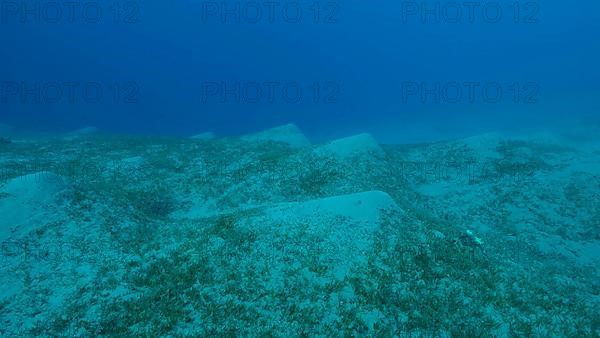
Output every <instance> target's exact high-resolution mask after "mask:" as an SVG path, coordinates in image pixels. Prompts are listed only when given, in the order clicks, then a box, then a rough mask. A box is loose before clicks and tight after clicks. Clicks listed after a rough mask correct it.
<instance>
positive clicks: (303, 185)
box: [0, 126, 600, 337]
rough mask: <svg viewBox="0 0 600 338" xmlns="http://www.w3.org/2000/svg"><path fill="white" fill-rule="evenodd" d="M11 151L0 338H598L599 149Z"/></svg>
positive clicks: (272, 143) (280, 140) (3, 154)
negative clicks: (494, 337) (217, 337)
mask: <svg viewBox="0 0 600 338" xmlns="http://www.w3.org/2000/svg"><path fill="white" fill-rule="evenodd" d="M3 140H4V139H3ZM8 140H9V139H8V138H7V139H6V142H4V141H2V142H0V165H1V172H0V174H1V176H0V178H1V180H0V182H1V183H0V212H1V213H2V215H3V216H2V219H1V220H0V236H1V238H0V239H1V241H2V252H1V256H0V258H1V261H0V269H1V271H0V283H1V284H2V291H0V335H2V336H23V335H27V336H34V335H35V336H125V335H141V336H281V337H294V336H315V335H318V336H399V337H402V336H424V337H427V336H474V337H476V336H484V337H485V336H501V337H509V336H534V337H552V336H570V337H599V336H600V279H599V264H600V198H599V197H600V196H599V194H600V145H599V144H593V143H589V142H588V143H575V142H568V141H567V140H565V139H562V138H558V137H553V136H552V135H545V136H538V137H520V138H519V137H513V138H506V137H503V136H501V135H496V134H486V135H481V136H477V137H472V138H468V139H461V140H453V141H447V142H436V143H428V144H415V145H401V146H400V145H398V146H385V145H383V146H382V145H378V144H377V143H375V141H374V140H373V139H372V138H371V137H370V136H369V135H365V134H363V135H358V136H355V137H351V138H347V139H342V140H337V141H334V142H331V143H328V144H320V145H311V144H310V143H309V142H308V140H306V139H305V138H304V136H303V135H302V134H301V133H300V132H299V130H297V129H296V128H295V127H293V126H285V127H283V128H280V129H275V130H271V131H267V132H265V133H262V134H258V135H254V136H250V137H242V138H225V139H219V138H212V137H211V136H210V135H204V136H201V137H197V138H190V139H181V138H179V139H176V138H139V137H138V138H133V137H117V136H102V135H96V134H85V135H77V134H74V135H70V136H69V137H63V138H60V137H37V138H33V137H23V138H18V137H17V138H14V139H12V140H11V141H10V142H9V141H8Z"/></svg>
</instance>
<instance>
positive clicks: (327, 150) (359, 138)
mask: <svg viewBox="0 0 600 338" xmlns="http://www.w3.org/2000/svg"><path fill="white" fill-rule="evenodd" d="M314 153H315V154H317V155H318V156H335V157H336V158H338V159H348V158H352V157H356V156H360V155H365V154H374V155H377V156H384V155H385V152H384V151H383V149H381V146H379V144H378V143H377V141H376V140H375V138H373V136H371V135H370V134H366V133H363V134H358V135H354V136H349V137H345V138H341V139H337V140H334V141H331V142H329V143H327V144H324V145H322V146H320V147H318V148H316V149H315V150H314Z"/></svg>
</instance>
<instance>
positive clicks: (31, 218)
mask: <svg viewBox="0 0 600 338" xmlns="http://www.w3.org/2000/svg"><path fill="white" fill-rule="evenodd" d="M66 187H67V184H66V181H65V180H64V178H62V177H61V176H59V175H56V174H54V173H51V172H47V171H44V172H38V173H34V174H29V175H25V176H21V177H17V178H14V179H12V180H10V181H8V182H7V183H6V185H4V187H2V188H1V189H0V192H2V193H3V196H5V197H4V198H1V199H0V215H2V217H1V218H0V242H3V241H5V240H7V239H8V238H9V237H10V236H11V235H15V234H24V233H27V232H29V231H31V230H32V229H34V228H35V227H36V226H39V225H40V224H41V221H43V220H44V219H45V215H49V214H51V213H52V212H54V211H55V210H54V208H52V205H53V202H54V199H55V197H56V195H57V194H58V193H59V192H61V191H62V190H64V189H65V188H66Z"/></svg>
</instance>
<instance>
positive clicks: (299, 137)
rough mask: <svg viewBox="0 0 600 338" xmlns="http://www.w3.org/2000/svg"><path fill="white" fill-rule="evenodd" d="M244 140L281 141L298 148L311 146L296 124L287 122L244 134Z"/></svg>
mask: <svg viewBox="0 0 600 338" xmlns="http://www.w3.org/2000/svg"><path fill="white" fill-rule="evenodd" d="M242 140H243V141H246V142H268V141H273V142H281V143H287V144H289V145H290V146H292V147H296V148H301V147H307V146H310V141H309V140H308V139H307V138H306V136H304V134H303V133H302V131H300V129H299V128H298V127H297V126H296V125H294V124H286V125H284V126H280V127H275V128H272V129H268V130H265V131H262V132H259V133H256V134H252V135H247V136H243V137H242Z"/></svg>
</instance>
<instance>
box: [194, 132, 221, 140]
mask: <svg viewBox="0 0 600 338" xmlns="http://www.w3.org/2000/svg"><path fill="white" fill-rule="evenodd" d="M216 137H217V135H215V133H213V132H210V131H208V132H205V133H200V134H198V135H194V136H192V137H190V138H191V139H192V140H200V141H208V140H213V139H215V138H216Z"/></svg>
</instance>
